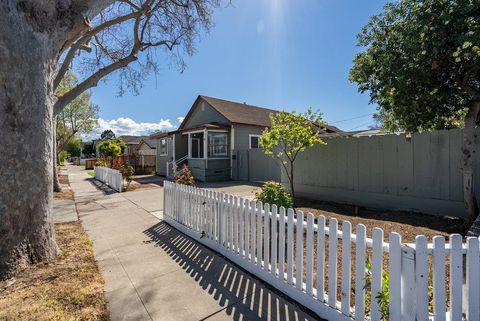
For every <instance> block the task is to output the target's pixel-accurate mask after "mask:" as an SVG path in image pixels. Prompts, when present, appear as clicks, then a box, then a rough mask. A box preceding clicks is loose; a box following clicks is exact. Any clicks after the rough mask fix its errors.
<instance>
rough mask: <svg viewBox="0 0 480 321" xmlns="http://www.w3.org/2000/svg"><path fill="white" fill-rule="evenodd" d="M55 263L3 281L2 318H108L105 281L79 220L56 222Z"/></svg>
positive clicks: (0, 290) (0, 287)
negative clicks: (56, 245) (57, 248)
mask: <svg viewBox="0 0 480 321" xmlns="http://www.w3.org/2000/svg"><path fill="white" fill-rule="evenodd" d="M55 232H56V240H57V244H58V246H59V248H60V253H59V255H58V257H57V259H56V260H55V261H54V262H50V263H40V264H37V265H33V266H28V267H25V268H23V269H22V270H20V271H18V272H17V274H16V275H15V277H14V278H12V279H10V280H7V281H4V282H0V320H109V313H108V310H107V302H106V299H105V293H104V280H103V277H102V275H101V274H100V272H99V270H98V266H97V263H96V261H95V258H94V255H93V249H92V241H91V240H90V239H89V238H88V237H87V235H86V234H85V231H84V230H83V228H82V226H81V224H80V223H79V222H74V223H67V224H56V225H55Z"/></svg>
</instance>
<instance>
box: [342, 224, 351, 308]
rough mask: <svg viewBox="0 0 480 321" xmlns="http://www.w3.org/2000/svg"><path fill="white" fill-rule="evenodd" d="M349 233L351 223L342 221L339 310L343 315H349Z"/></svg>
mask: <svg viewBox="0 0 480 321" xmlns="http://www.w3.org/2000/svg"><path fill="white" fill-rule="evenodd" d="M351 234H352V224H350V222H348V221H345V222H343V226H342V235H343V236H342V293H341V294H340V297H341V311H342V313H343V314H345V315H350V292H351V247H352V244H351V241H350V239H351Z"/></svg>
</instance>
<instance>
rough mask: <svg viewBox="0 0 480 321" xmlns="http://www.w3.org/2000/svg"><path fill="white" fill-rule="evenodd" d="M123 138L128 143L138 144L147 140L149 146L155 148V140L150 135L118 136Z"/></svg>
mask: <svg viewBox="0 0 480 321" xmlns="http://www.w3.org/2000/svg"><path fill="white" fill-rule="evenodd" d="M118 138H121V139H122V140H123V141H124V142H125V144H127V145H138V144H140V143H141V142H142V141H144V142H146V143H147V145H148V146H150V147H152V146H153V147H152V148H154V147H155V142H154V141H153V140H152V139H151V138H150V136H131V135H122V136H118Z"/></svg>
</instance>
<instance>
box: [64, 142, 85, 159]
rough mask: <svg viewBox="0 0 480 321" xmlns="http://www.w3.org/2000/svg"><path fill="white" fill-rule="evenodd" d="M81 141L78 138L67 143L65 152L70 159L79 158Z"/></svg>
mask: <svg viewBox="0 0 480 321" xmlns="http://www.w3.org/2000/svg"><path fill="white" fill-rule="evenodd" d="M82 144H83V142H82V140H81V139H80V138H73V139H71V140H70V141H69V142H68V145H67V152H68V153H69V154H70V156H72V157H80V154H81V152H82Z"/></svg>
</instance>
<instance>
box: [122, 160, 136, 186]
mask: <svg viewBox="0 0 480 321" xmlns="http://www.w3.org/2000/svg"><path fill="white" fill-rule="evenodd" d="M134 172H135V169H134V168H133V166H131V165H122V166H121V167H120V173H122V178H123V180H124V181H125V182H126V185H124V187H123V189H124V190H125V191H126V190H128V187H129V186H130V183H131V182H132V180H133V173H134Z"/></svg>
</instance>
